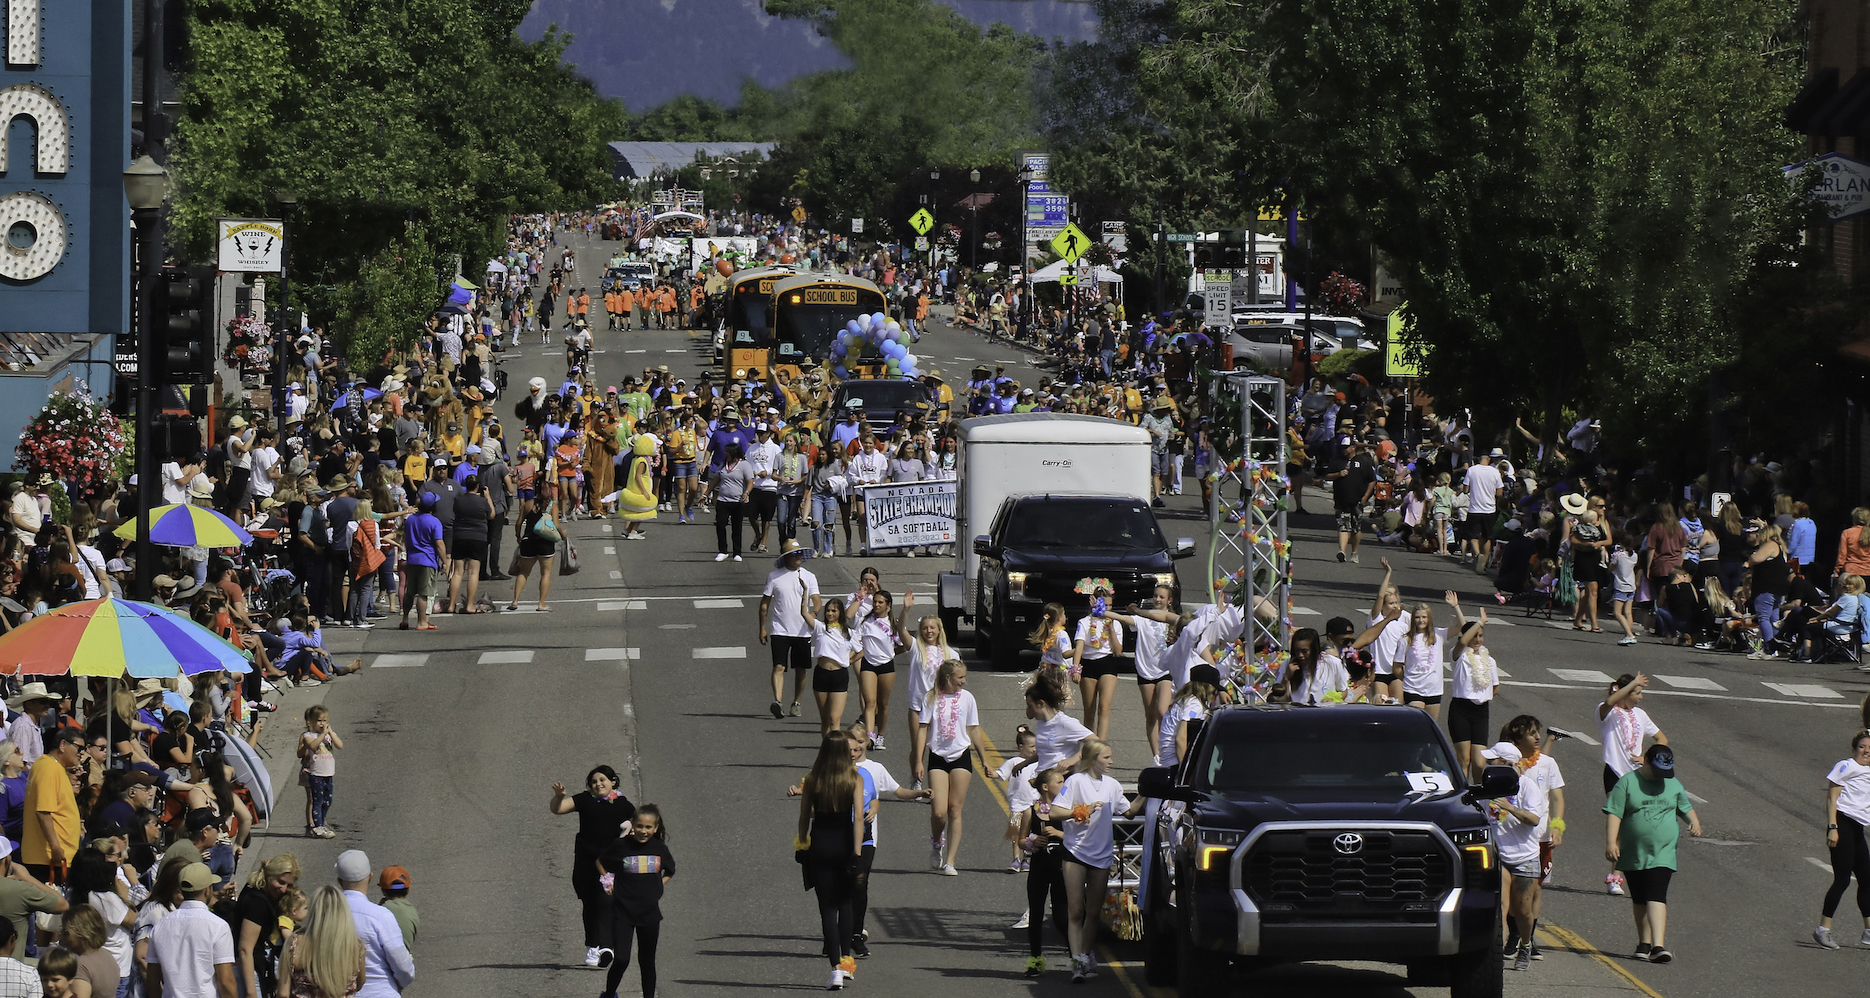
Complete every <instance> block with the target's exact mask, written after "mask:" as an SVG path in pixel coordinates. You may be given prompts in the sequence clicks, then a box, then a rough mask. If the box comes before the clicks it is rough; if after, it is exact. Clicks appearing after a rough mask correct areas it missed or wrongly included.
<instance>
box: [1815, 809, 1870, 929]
mask: <svg viewBox="0 0 1870 998" xmlns="http://www.w3.org/2000/svg"><path fill="white" fill-rule="evenodd" d="M1853 873H1855V874H1856V875H1857V910H1858V911H1859V912H1862V913H1863V916H1864V917H1865V918H1870V843H1867V842H1866V841H1865V839H1864V826H1863V825H1861V824H1859V823H1857V822H1856V821H1855V820H1853V819H1852V818H1851V817H1850V816H1849V815H1846V814H1842V813H1840V814H1839V815H1838V844H1837V845H1834V846H1832V847H1831V889H1830V890H1828V891H1826V892H1825V909H1824V915H1825V917H1826V918H1830V917H1831V916H1833V915H1835V914H1837V913H1838V902H1840V901H1842V900H1844V891H1845V889H1846V888H1848V887H1849V886H1850V885H1851V874H1853Z"/></svg>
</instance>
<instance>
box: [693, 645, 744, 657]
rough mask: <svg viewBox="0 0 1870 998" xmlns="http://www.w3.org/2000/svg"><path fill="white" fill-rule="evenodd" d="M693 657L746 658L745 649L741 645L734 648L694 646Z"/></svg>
mask: <svg viewBox="0 0 1870 998" xmlns="http://www.w3.org/2000/svg"><path fill="white" fill-rule="evenodd" d="M693 657H695V658H746V657H747V649H746V646H744V645H742V646H739V647H735V648H696V649H695V650H694V655H693Z"/></svg>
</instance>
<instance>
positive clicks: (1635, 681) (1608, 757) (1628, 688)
mask: <svg viewBox="0 0 1870 998" xmlns="http://www.w3.org/2000/svg"><path fill="white" fill-rule="evenodd" d="M1648 688H1649V677H1648V676H1645V675H1643V674H1642V673H1640V672H1639V673H1637V674H1636V675H1634V676H1632V675H1630V674H1629V673H1625V674H1623V675H1621V676H1618V677H1617V680H1616V682H1613V683H1611V684H1610V695H1609V696H1608V697H1605V698H1604V702H1603V703H1600V704H1598V705H1597V732H1598V740H1599V741H1601V742H1603V743H1604V792H1605V793H1609V792H1610V790H1611V788H1612V787H1614V786H1616V785H1617V781H1618V780H1621V779H1623V774H1625V773H1628V772H1629V771H1630V770H1633V769H1636V768H1638V767H1640V766H1641V765H1642V764H1643V752H1644V751H1645V749H1646V748H1647V743H1648V741H1649V740H1650V739H1654V740H1655V743H1656V744H1657V745H1667V744H1669V736H1668V735H1665V734H1663V733H1662V729H1661V728H1659V727H1657V726H1656V722H1654V721H1652V720H1650V719H1649V712H1648V711H1645V710H1644V709H1643V708H1642V707H1640V706H1638V704H1641V703H1642V702H1643V691H1644V690H1645V689H1648ZM1626 883H1627V882H1626V881H1625V880H1624V878H1623V874H1621V873H1619V872H1617V871H1616V870H1614V869H1613V870H1611V871H1610V873H1608V874H1606V875H1605V877H1604V887H1605V888H1606V889H1608V890H1609V891H1610V893H1612V894H1616V895H1619V896H1621V895H1622V894H1623V892H1624V887H1625V885H1626Z"/></svg>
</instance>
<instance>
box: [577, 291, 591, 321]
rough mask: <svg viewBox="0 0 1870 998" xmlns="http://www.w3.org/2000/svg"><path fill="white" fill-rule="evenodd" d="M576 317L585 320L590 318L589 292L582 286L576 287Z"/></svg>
mask: <svg viewBox="0 0 1870 998" xmlns="http://www.w3.org/2000/svg"><path fill="white" fill-rule="evenodd" d="M578 318H580V319H583V320H585V321H586V322H589V321H590V319H591V293H590V292H589V291H586V290H585V289H583V288H579V289H578Z"/></svg>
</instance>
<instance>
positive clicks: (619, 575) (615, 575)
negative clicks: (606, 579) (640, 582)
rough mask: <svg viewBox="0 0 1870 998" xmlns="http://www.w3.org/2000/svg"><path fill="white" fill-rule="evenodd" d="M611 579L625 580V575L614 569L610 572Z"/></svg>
mask: <svg viewBox="0 0 1870 998" xmlns="http://www.w3.org/2000/svg"><path fill="white" fill-rule="evenodd" d="M610 577H611V578H613V579H621V578H623V573H622V572H620V571H618V570H617V569H614V568H613V569H611V570H610Z"/></svg>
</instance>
